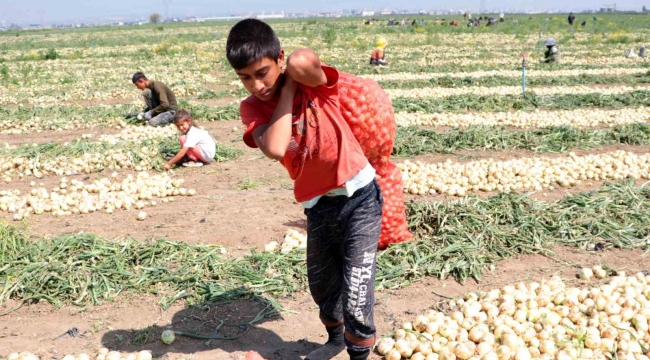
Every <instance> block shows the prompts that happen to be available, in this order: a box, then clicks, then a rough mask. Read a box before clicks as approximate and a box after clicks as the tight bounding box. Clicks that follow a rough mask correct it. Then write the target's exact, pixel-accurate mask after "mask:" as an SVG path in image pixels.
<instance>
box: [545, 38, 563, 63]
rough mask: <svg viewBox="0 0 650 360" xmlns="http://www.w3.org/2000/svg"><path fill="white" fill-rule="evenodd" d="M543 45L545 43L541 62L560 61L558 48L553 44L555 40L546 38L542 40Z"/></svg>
mask: <svg viewBox="0 0 650 360" xmlns="http://www.w3.org/2000/svg"><path fill="white" fill-rule="evenodd" d="M544 45H546V51H545V52H544V60H542V62H543V63H547V64H548V63H556V64H557V63H560V60H561V55H560V48H559V47H558V46H557V45H556V44H555V40H553V39H552V38H548V39H546V41H545V42H544Z"/></svg>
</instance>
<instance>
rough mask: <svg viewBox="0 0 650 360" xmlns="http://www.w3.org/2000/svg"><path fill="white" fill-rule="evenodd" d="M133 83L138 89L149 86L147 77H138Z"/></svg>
mask: <svg viewBox="0 0 650 360" xmlns="http://www.w3.org/2000/svg"><path fill="white" fill-rule="evenodd" d="M134 85H135V86H136V87H137V88H138V89H140V90H144V89H146V88H147V87H149V80H147V79H143V78H140V79H138V81H136V82H135V83H134Z"/></svg>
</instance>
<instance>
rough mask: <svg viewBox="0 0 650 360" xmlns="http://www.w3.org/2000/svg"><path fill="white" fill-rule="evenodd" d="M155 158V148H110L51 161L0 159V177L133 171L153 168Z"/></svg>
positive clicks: (19, 158)
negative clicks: (127, 169)
mask: <svg viewBox="0 0 650 360" xmlns="http://www.w3.org/2000/svg"><path fill="white" fill-rule="evenodd" d="M157 156H158V151H157V150H156V149H151V148H149V147H146V146H144V147H142V148H140V149H137V150H134V151H127V150H124V149H117V150H114V149H109V150H107V151H106V152H103V153H100V152H93V153H84V154H83V155H82V156H80V157H75V158H69V157H66V156H59V157H56V158H52V159H43V160H42V159H39V158H37V157H36V158H26V157H15V158H11V157H9V158H2V157H0V174H2V175H4V181H5V182H7V183H9V182H11V180H12V177H24V176H34V177H36V178H42V177H43V176H47V175H48V174H55V175H58V176H62V175H67V176H70V175H74V174H90V173H93V172H97V171H101V170H104V169H110V170H120V169H126V168H132V169H134V170H135V171H143V170H148V169H152V168H153V165H154V163H153V162H154V160H155V158H156V157H157Z"/></svg>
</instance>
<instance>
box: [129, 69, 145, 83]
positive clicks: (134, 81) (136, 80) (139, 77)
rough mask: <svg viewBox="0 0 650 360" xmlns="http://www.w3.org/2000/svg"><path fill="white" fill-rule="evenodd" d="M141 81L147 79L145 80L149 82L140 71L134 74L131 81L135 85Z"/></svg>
mask: <svg viewBox="0 0 650 360" xmlns="http://www.w3.org/2000/svg"><path fill="white" fill-rule="evenodd" d="M140 79H145V80H147V77H146V76H144V73H142V72H140V71H138V72H137V73H135V74H133V78H131V81H133V83H134V84H135V83H136V82H138V80H140Z"/></svg>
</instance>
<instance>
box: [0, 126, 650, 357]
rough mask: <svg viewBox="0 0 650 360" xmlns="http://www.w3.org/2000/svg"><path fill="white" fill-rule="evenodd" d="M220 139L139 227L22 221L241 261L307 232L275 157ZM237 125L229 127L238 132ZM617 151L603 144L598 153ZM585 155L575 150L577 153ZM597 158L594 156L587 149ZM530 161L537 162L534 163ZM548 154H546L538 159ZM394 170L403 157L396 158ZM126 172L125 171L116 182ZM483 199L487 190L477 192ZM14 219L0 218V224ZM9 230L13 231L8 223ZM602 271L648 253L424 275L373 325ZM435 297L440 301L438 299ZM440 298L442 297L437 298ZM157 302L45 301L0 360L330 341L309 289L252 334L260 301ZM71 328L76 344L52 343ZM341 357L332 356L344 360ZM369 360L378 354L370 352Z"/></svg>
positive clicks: (226, 131) (380, 299) (221, 351)
mask: <svg viewBox="0 0 650 360" xmlns="http://www.w3.org/2000/svg"><path fill="white" fill-rule="evenodd" d="M203 125H205V127H206V128H207V129H208V130H209V131H210V132H211V134H212V135H213V136H214V137H215V138H216V139H217V141H218V142H220V143H222V144H224V143H227V144H228V145H230V146H234V147H237V148H240V149H242V150H243V151H244V155H243V156H241V157H240V158H239V159H237V160H234V161H229V162H224V163H218V164H212V165H209V166H206V167H203V168H196V169H187V168H177V169H175V170H173V176H174V177H177V178H183V179H185V181H186V182H185V186H186V187H188V188H193V189H196V190H197V195H196V196H194V197H191V198H190V197H179V198H177V201H176V202H174V203H173V204H161V205H159V206H157V207H149V208H146V211H147V213H148V215H149V216H148V217H147V219H146V220H145V221H136V214H137V211H135V210H132V211H116V212H115V213H114V214H112V215H109V214H106V213H94V214H89V215H83V216H68V217H63V218H55V217H52V216H49V215H43V216H32V217H30V218H29V219H28V220H27V221H26V222H25V225H24V226H25V228H26V230H27V231H28V232H29V233H31V234H33V235H38V236H55V235H60V234H65V233H78V232H82V231H83V232H94V233H96V234H99V235H101V236H104V237H106V238H109V239H115V238H124V237H127V236H129V237H133V238H137V239H151V238H160V237H165V238H169V239H172V240H178V241H184V242H188V243H210V244H218V245H223V246H225V247H226V248H227V249H228V250H229V251H230V256H241V255H243V254H246V253H248V252H249V250H250V248H253V247H254V248H258V249H260V248H262V247H263V246H264V244H266V243H268V242H270V241H272V240H279V239H281V238H282V237H283V236H284V234H285V232H286V231H287V229H288V228H290V227H292V228H298V229H300V228H304V227H305V225H306V223H305V216H304V215H303V212H302V208H301V207H300V205H299V204H297V203H296V202H295V201H294V198H293V191H292V182H291V180H290V179H289V177H288V176H287V174H286V171H285V170H284V169H283V168H282V167H281V165H279V164H277V163H276V162H275V161H272V160H269V159H266V158H264V157H262V156H260V154H259V152H257V151H255V150H252V149H247V148H246V147H245V146H244V144H243V142H242V141H241V132H242V127H241V124H240V123H239V122H238V121H228V122H216V123H205V124H203ZM235 128H236V129H235ZM109 132H110V133H113V132H118V130H115V129H102V130H99V129H98V130H95V129H92V130H91V129H89V130H81V131H67V132H66V131H63V132H57V133H56V134H53V133H40V134H35V135H25V136H11V137H9V136H0V143H3V142H9V143H11V144H25V143H32V142H52V141H72V140H74V139H76V138H78V137H79V136H80V135H81V134H85V133H93V134H99V133H109ZM625 149H626V150H629V151H638V152H648V150H650V147H625ZM612 150H618V148H617V147H607V148H603V149H600V150H599V151H598V152H605V151H612ZM576 153H578V154H582V153H583V152H581V151H576ZM591 153H593V152H591ZM531 155H533V154H532V153H528V152H520V151H518V152H516V153H514V152H491V151H472V152H459V153H457V154H453V155H445V156H421V157H417V158H415V160H423V161H436V162H437V161H444V160H446V159H448V158H449V159H452V160H454V161H470V160H474V159H476V158H486V157H492V158H494V159H510V158H513V157H520V156H531ZM533 156H534V155H533ZM543 156H546V155H543ZM395 161H396V162H401V161H403V159H399V158H396V159H395ZM127 173H128V172H121V173H120V176H124V175H126V174H127ZM104 176H109V174H93V175H77V176H72V177H70V178H76V179H79V180H84V181H89V180H92V179H94V178H100V177H104ZM30 180H32V179H22V180H17V181H14V182H12V183H11V184H10V185H6V184H3V185H2V186H3V188H4V187H7V188H11V189H19V190H21V191H27V190H28V189H29V185H28V183H29V181H30ZM37 182H38V183H42V184H43V186H45V187H46V188H48V189H51V188H53V187H55V186H57V184H58V182H59V179H58V178H57V177H47V178H45V179H42V180H37ZM600 185H602V183H601V182H590V183H585V184H582V185H581V186H579V187H576V188H571V189H556V190H555V191H553V192H550V191H549V192H544V193H537V194H532V196H533V197H535V198H538V199H540V200H554V199H558V198H560V197H562V196H564V195H566V194H569V193H575V192H579V191H585V190H591V189H596V188H597V187H599V186H600ZM480 195H481V196H488V195H491V194H485V193H482V194H480ZM407 199H408V200H437V201H445V200H447V198H445V197H444V196H436V197H426V198H422V197H412V196H407ZM2 219H4V220H7V221H10V219H11V216H10V215H9V214H7V213H0V220H2ZM14 224H16V223H14ZM594 264H606V265H609V266H611V267H613V268H615V269H628V270H630V271H639V270H643V269H646V268H647V266H648V265H647V262H646V257H645V254H643V253H642V252H640V251H621V250H615V251H606V252H601V253H594V252H591V253H586V252H580V251H577V250H574V249H563V248H560V249H556V257H555V258H553V259H551V258H546V257H542V256H523V257H520V258H518V259H511V260H508V261H504V262H502V263H499V265H498V266H497V268H496V270H495V271H494V272H493V273H491V274H488V275H486V276H485V278H484V279H482V280H481V282H480V283H476V282H474V281H468V282H467V283H465V284H458V283H456V282H455V281H453V280H444V281H441V280H436V279H427V280H425V281H424V282H421V283H417V284H414V285H411V286H409V287H406V288H404V289H399V290H394V291H383V292H380V293H378V294H377V303H376V306H375V311H376V315H375V321H376V325H377V332H378V335H384V334H388V333H389V332H391V331H392V330H393V329H394V328H395V327H396V326H398V325H399V324H401V323H402V322H403V321H407V320H411V319H412V318H413V316H414V314H417V313H419V312H422V311H423V310H425V309H427V308H429V307H431V306H432V305H434V304H436V303H437V302H439V301H441V300H442V298H441V297H440V296H439V295H444V296H451V297H453V296H460V295H462V294H465V293H467V292H470V291H477V290H485V289H492V288H497V287H500V286H502V285H505V284H508V283H513V282H518V281H532V280H539V279H542V278H548V277H550V276H551V275H554V274H559V275H562V276H564V277H565V278H567V279H570V280H571V281H574V282H575V274H576V272H577V268H579V267H580V266H585V265H594ZM434 292H435V293H434ZM438 294H439V295H438ZM158 300H159V299H158V298H156V297H154V296H138V297H127V296H124V297H120V298H118V300H117V301H116V302H114V303H107V304H104V305H102V306H97V307H90V308H78V307H64V308H61V309H53V308H52V307H51V306H50V305H47V304H37V305H32V306H30V307H25V308H22V309H20V310H18V311H16V312H14V313H12V314H10V315H8V316H5V317H1V318H0V359H2V358H3V356H6V355H7V354H9V353H10V352H14V351H26V350H28V351H32V352H35V353H37V354H39V355H41V356H42V357H41V358H42V359H43V358H45V359H49V358H52V359H60V358H61V357H63V355H65V354H70V353H81V352H86V353H89V354H93V353H96V351H97V350H98V349H99V348H101V347H108V348H109V349H111V350H119V351H136V350H142V349H150V350H153V352H154V356H155V357H159V358H164V359H241V358H243V356H244V354H245V353H246V352H247V351H248V350H256V351H259V352H260V353H262V355H264V356H265V357H266V358H267V359H269V360H271V359H273V360H290V359H300V358H301V357H302V356H304V355H306V354H307V353H308V352H309V351H311V350H313V349H314V348H315V347H316V346H317V344H321V343H323V342H324V341H325V340H326V339H325V333H324V329H323V327H322V325H321V324H320V321H319V320H318V310H317V308H316V307H315V306H314V303H313V301H312V300H311V297H310V295H309V294H307V293H297V294H294V296H292V297H289V298H284V299H280V303H281V305H282V306H283V307H284V309H285V311H283V312H282V313H281V314H280V317H278V318H273V319H264V320H263V321H262V322H260V323H259V324H257V325H255V326H251V327H247V326H241V324H244V323H247V322H250V321H251V320H252V319H253V318H255V316H256V315H258V314H259V313H260V312H261V311H262V309H263V308H264V305H263V304H262V303H261V302H259V301H253V300H241V301H235V302H230V303H227V304H202V305H201V306H195V307H186V306H184V305H183V304H180V303H179V304H176V305H175V306H173V307H172V308H170V309H168V310H167V311H163V310H162V309H161V307H160V306H159V305H158ZM16 305H17V303H16V302H15V301H10V302H8V303H6V304H3V305H0V313H2V312H4V311H7V310H9V309H12V308H14V307H15V306H16ZM221 321H224V326H223V327H222V328H220V329H219V335H222V336H236V337H238V338H237V339H235V340H220V341H211V342H210V343H209V344H208V343H206V340H198V339H191V338H186V337H179V338H178V339H177V341H176V342H174V343H173V344H172V345H169V346H166V345H163V344H162V343H161V342H160V340H159V339H160V334H161V333H162V331H163V330H164V329H166V328H170V327H171V328H173V329H174V330H176V331H185V332H191V333H198V334H206V335H208V334H211V333H213V332H214V330H215V329H216V328H217V327H218V326H219V324H220V323H221ZM73 327H76V328H77V329H78V330H79V332H80V333H81V334H82V335H83V336H82V337H76V338H70V337H61V338H57V337H59V335H61V334H64V333H65V332H66V331H67V330H69V329H71V328H73ZM346 358H347V357H346V356H345V355H344V354H343V355H340V356H339V357H337V359H346ZM374 358H379V357H378V356H374Z"/></svg>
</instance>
